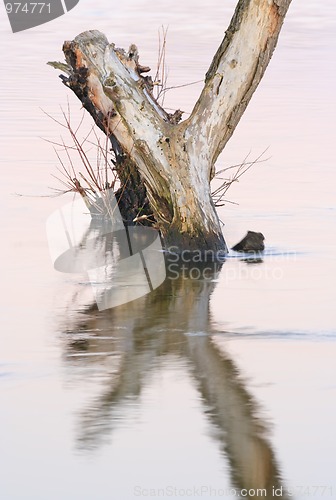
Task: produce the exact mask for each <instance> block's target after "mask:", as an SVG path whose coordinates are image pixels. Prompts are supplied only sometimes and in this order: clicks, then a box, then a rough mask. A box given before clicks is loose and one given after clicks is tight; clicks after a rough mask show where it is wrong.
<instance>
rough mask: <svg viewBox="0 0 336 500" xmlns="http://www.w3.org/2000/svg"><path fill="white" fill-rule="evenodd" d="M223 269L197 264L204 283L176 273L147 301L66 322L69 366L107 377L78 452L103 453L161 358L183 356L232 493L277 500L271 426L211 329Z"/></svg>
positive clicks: (85, 416)
mask: <svg viewBox="0 0 336 500" xmlns="http://www.w3.org/2000/svg"><path fill="white" fill-rule="evenodd" d="M195 265H196V264H193V266H194V269H195ZM222 265H223V263H218V262H217V263H211V264H209V263H206V264H203V265H201V264H198V265H197V268H198V269H199V271H200V272H199V273H194V276H195V275H197V276H199V275H200V276H201V277H202V276H203V275H204V274H205V276H206V279H202V278H201V279H193V278H190V275H189V273H188V270H187V271H186V268H184V270H183V272H180V273H179V275H178V276H177V273H176V266H175V267H174V272H173V273H168V277H167V279H166V280H165V281H164V283H163V284H162V285H161V286H160V287H159V288H157V289H156V290H154V291H153V292H151V293H150V294H148V295H146V296H143V297H141V298H140V299H137V300H134V301H132V302H129V303H127V304H124V305H121V306H118V307H115V308H113V309H107V310H104V311H98V310H97V308H96V306H90V307H88V308H86V310H85V311H84V312H82V313H81V314H80V315H79V316H80V317H79V318H77V320H76V322H75V324H73V325H72V326H70V322H71V321H70V320H69V324H68V325H67V328H66V333H65V336H66V342H65V360H66V363H70V364H73V363H76V364H78V363H81V364H82V365H85V364H88V363H94V364H96V365H97V366H98V365H99V367H100V369H102V367H103V369H106V373H105V375H104V378H102V384H101V388H100V395H99V397H95V398H94V401H92V400H91V401H90V402H89V403H88V404H87V406H86V408H85V409H84V410H83V411H82V413H81V416H80V422H79V426H78V428H79V436H78V446H80V447H81V448H84V449H92V448H94V447H96V446H99V443H100V441H101V439H102V437H104V436H106V435H107V434H109V433H111V432H113V430H114V427H115V426H116V422H117V420H118V419H120V413H121V406H122V405H123V404H124V403H125V402H126V401H127V400H129V398H133V399H137V398H138V397H139V395H140V394H141V392H142V390H143V389H144V387H146V383H147V381H148V377H150V373H151V370H152V369H153V368H154V367H155V365H156V362H157V359H158V357H161V358H162V357H165V356H166V357H167V359H168V357H170V356H171V355H174V356H178V357H179V358H181V359H184V360H185V361H186V363H187V365H188V366H189V367H191V368H190V369H191V371H192V375H193V380H194V382H195V386H196V388H197V390H198V391H199V393H200V395H201V399H202V404H203V408H204V413H205V415H206V416H207V418H208V421H209V423H210V425H211V427H212V428H213V429H215V433H214V434H215V436H216V438H217V440H218V441H219V445H220V447H221V450H222V452H223V454H224V456H225V457H226V458H227V460H228V462H229V464H230V471H231V483H232V485H233V487H235V488H238V489H242V488H246V489H251V488H253V489H258V488H262V489H264V488H265V489H266V490H267V492H268V496H267V497H266V498H273V496H272V494H271V491H272V487H280V483H281V481H280V472H279V468H278V466H277V463H276V459H275V455H274V451H273V450H272V447H271V444H270V442H269V440H268V438H267V435H266V434H267V432H266V431H267V430H266V427H267V426H266V424H265V423H264V422H263V421H262V418H261V416H260V413H259V414H258V405H257V403H256V401H255V400H254V398H253V397H252V395H251V394H250V393H249V392H248V390H247V388H246V387H245V385H244V381H243V379H242V378H241V376H240V374H239V370H238V368H237V366H236V365H235V363H234V361H233V360H232V359H230V356H229V355H228V354H227V353H225V352H223V349H222V348H220V349H219V348H218V346H217V345H216V344H215V343H214V341H213V335H215V334H218V333H220V332H218V331H217V330H216V329H215V328H214V327H213V326H212V322H211V315H210V310H209V301H210V295H211V293H212V292H213V290H214V288H215V286H216V278H217V277H218V275H219V273H220V270H221V267H222ZM224 265H225V264H224ZM204 266H205V267H206V268H207V271H206V273H203V270H204ZM209 266H210V268H211V270H209ZM168 267H169V266H168ZM169 274H170V275H169ZM85 332H90V334H89V335H85ZM104 353H106V354H104ZM83 354H85V356H82V355H83ZM95 354H97V356H95ZM98 354H99V355H98ZM89 360H90V361H89ZM177 446H178V445H177ZM264 498H265V497H264ZM282 498H284V496H283V497H282Z"/></svg>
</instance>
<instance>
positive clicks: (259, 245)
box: [232, 231, 265, 253]
mask: <svg viewBox="0 0 336 500" xmlns="http://www.w3.org/2000/svg"><path fill="white" fill-rule="evenodd" d="M264 240H265V237H264V235H263V234H262V233H255V232H254V231H247V235H246V236H245V237H244V238H243V239H242V240H241V241H240V242H239V243H237V244H236V245H235V246H234V247H232V250H235V251H236V252H246V253H252V252H263V251H264V250H265V245H264Z"/></svg>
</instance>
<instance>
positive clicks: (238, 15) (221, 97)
mask: <svg viewBox="0 0 336 500" xmlns="http://www.w3.org/2000/svg"><path fill="white" fill-rule="evenodd" d="M290 2H291V0H240V1H239V2H238V4H237V7H236V10H235V13H234V16H233V18H232V20H231V23H230V26H229V28H228V30H227V31H226V34H225V37H224V40H223V41H222V43H221V45H220V47H219V49H218V51H217V53H216V54H215V56H214V58H213V61H212V63H211V65H210V68H209V70H208V72H207V74H206V78H205V85H204V88H203V90H202V92H201V95H200V97H199V99H198V101H197V103H196V105H195V107H194V109H193V111H192V113H191V116H190V117H189V118H188V119H186V120H184V121H182V122H181V121H180V119H181V112H180V111H179V110H177V111H176V113H173V114H169V113H167V112H166V111H165V110H164V109H163V108H162V107H161V106H160V105H159V103H158V102H157V101H156V99H155V98H154V96H153V93H152V90H153V82H152V81H151V78H150V77H149V76H143V73H148V71H149V68H148V67H147V66H143V65H141V64H140V62H139V53H138V49H137V47H136V46H135V45H134V44H132V45H131V46H130V48H129V50H128V51H127V52H126V51H125V50H123V49H118V48H116V47H115V45H114V44H110V43H109V42H108V40H107V38H106V37H105V35H103V34H102V33H100V32H99V31H86V32H84V33H82V34H80V35H78V36H77V37H76V38H75V39H74V40H73V41H71V42H65V43H64V46H63V52H64V54H65V58H66V63H67V65H66V66H65V65H63V66H60V64H61V63H50V64H52V65H53V66H54V67H56V68H58V69H62V70H63V71H64V72H65V73H66V74H67V75H68V76H64V75H61V78H62V81H63V83H64V84H65V85H66V86H68V87H69V88H70V89H71V90H73V91H74V93H75V94H76V95H77V97H78V98H79V99H80V100H81V102H82V103H83V106H84V107H85V108H86V109H87V110H88V111H89V113H90V114H91V115H92V117H93V119H94V120H95V122H96V123H97V125H98V126H99V127H100V128H101V129H102V130H103V131H104V133H106V134H107V135H108V136H109V137H110V139H111V145H112V149H113V151H114V153H115V156H116V169H117V173H118V175H119V178H120V180H121V190H120V192H119V195H120V196H119V203H120V208H121V213H122V215H123V217H124V218H125V219H126V220H128V221H129V220H134V218H136V213H139V212H138V209H139V207H142V212H141V215H149V214H150V215H151V220H153V219H154V221H155V222H154V226H155V227H156V228H157V229H159V230H160V232H161V235H162V237H163V241H164V243H165V246H166V248H169V247H171V246H174V248H175V249H179V250H180V251H182V250H186V249H188V250H198V251H207V250H213V251H214V252H216V251H219V250H220V251H223V250H226V245H225V241H224V238H223V234H222V230H221V224H220V221H219V219H218V216H217V213H216V209H215V207H214V203H213V200H212V197H211V191H210V181H211V179H212V178H213V176H214V171H215V162H216V160H217V158H218V155H219V154H220V152H221V151H222V150H223V148H224V147H225V145H226V143H227V141H228V140H229V138H230V137H231V136H232V134H233V132H234V129H235V127H236V126H237V124H238V122H239V120H240V118H241V116H242V115H243V113H244V111H245V109H246V106H247V105H248V103H249V101H250V99H251V97H252V95H253V93H254V91H255V90H256V88H257V86H258V84H259V82H260V80H261V78H262V76H263V74H264V72H265V69H266V67H267V65H268V63H269V61H270V59H271V56H272V54H273V51H274V48H275V46H276V43H277V40H278V36H279V33H280V30H281V26H282V24H283V20H284V17H285V15H286V12H287V10H288V7H289V5H290Z"/></svg>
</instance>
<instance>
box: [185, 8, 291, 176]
mask: <svg viewBox="0 0 336 500" xmlns="http://www.w3.org/2000/svg"><path fill="white" fill-rule="evenodd" d="M290 2H291V0H240V1H239V3H238V5H237V7H236V11H235V13H234V16H233V18H232V20H231V23H230V26H229V28H228V29H227V31H226V34H225V37H224V40H223V41H222V43H221V45H220V47H219V48H218V50H217V53H216V54H215V56H214V58H213V61H212V63H211V65H210V68H209V70H208V72H207V74H206V80H205V86H204V88H203V90H202V93H201V95H200V97H199V99H198V101H197V103H196V105H195V107H194V109H193V112H192V114H191V116H190V117H189V118H188V120H187V122H188V123H187V124H186V137H187V138H194V137H199V136H200V135H201V136H205V142H204V147H205V148H207V149H208V154H209V168H210V169H211V168H212V166H213V165H214V163H215V161H216V159H217V157H218V155H219V154H220V153H221V151H222V150H223V148H224V146H225V144H226V143H227V141H228V140H229V139H230V137H231V135H232V134H233V132H234V130H235V128H236V126H237V124H238V122H239V120H240V118H241V116H242V115H243V113H244V111H245V109H246V106H247V105H248V103H249V101H250V99H251V97H252V95H253V93H254V91H255V90H256V88H257V86H258V84H259V82H260V80H261V78H262V76H263V74H264V72H265V70H266V67H267V65H268V63H269V61H270V59H271V57H272V54H273V51H274V48H275V46H276V43H277V40H278V36H279V33H280V30H281V26H282V23H283V20H284V17H285V15H286V12H287V10H288V7H289V5H290Z"/></svg>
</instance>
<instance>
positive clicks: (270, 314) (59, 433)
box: [0, 0, 336, 500]
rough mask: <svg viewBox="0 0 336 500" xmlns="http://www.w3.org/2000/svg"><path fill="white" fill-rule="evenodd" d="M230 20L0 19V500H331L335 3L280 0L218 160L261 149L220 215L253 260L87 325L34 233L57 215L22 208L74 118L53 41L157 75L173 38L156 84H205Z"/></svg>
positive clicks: (42, 190) (79, 13)
mask: <svg viewBox="0 0 336 500" xmlns="http://www.w3.org/2000/svg"><path fill="white" fill-rule="evenodd" d="M234 4H235V2H234V1H233V0H226V1H225V2H219V1H217V0H210V1H209V2H207V4H206V7H205V5H204V3H203V2H199V1H194V2H191V1H189V0H188V1H182V2H178V1H176V0H172V1H171V2H170V3H169V6H168V4H167V3H166V2H162V1H159V2H156V3H153V2H147V1H146V0H143V1H137V2H136V1H135V0H133V1H132V0H125V1H123V2H122V3H117V4H116V5H113V6H112V4H111V6H109V4H108V2H103V1H101V0H100V1H98V2H93V1H91V0H81V2H80V4H79V5H78V6H77V7H76V8H75V9H73V11H71V13H69V14H68V15H67V16H65V17H62V18H61V19H59V20H56V21H53V22H52V23H49V24H46V25H44V26H41V27H39V28H35V29H34V30H31V31H27V32H23V33H17V34H15V35H13V34H12V33H11V32H10V30H9V23H8V20H7V19H6V17H5V11H4V9H0V10H1V11H0V23H1V46H2V56H1V58H2V62H1V98H2V102H1V111H2V124H1V184H0V190H1V198H0V200H1V201H0V203H1V223H2V224H1V235H2V240H3V243H2V257H1V265H2V269H1V308H2V311H1V330H0V445H1V455H0V460H1V466H0V499H1V500H59V499H62V500H63V499H64V500H77V499H78V500H92V499H98V500H111V499H118V500H119V499H120V500H131V499H134V498H148V497H150V498H169V497H174V498H176V497H177V498H204V499H206V500H210V499H212V498H234V497H236V498H237V497H238V492H239V491H240V490H242V489H243V488H246V489H250V490H251V491H250V495H249V498H255V497H257V496H259V497H260V496H261V493H260V494H259V495H258V492H257V490H258V489H261V488H265V489H266V490H267V498H275V496H274V494H273V488H278V490H277V492H278V496H280V493H281V490H279V488H281V487H283V489H282V497H283V498H296V499H300V498H303V499H312V498H313V499H317V500H321V499H324V498H332V497H335V496H336V479H335V446H336V439H335V431H334V422H335V420H336V411H335V397H336V382H335V371H336V369H335V355H336V343H335V340H336V314H335V305H334V304H335V285H334V283H335V271H336V258H335V251H334V249H335V242H336V241H335V240H336V238H335V216H336V206H335V180H336V174H335V154H334V143H335V125H334V124H335V118H334V117H335V112H336V109H335V108H336V106H335V97H334V88H335V76H336V67H335V60H336V59H335V49H336V36H335V35H336V6H335V3H334V2H333V1H332V0H321V1H319V2H318V1H315V0H307V1H304V0H293V5H292V7H291V10H290V12H289V14H288V16H287V20H286V23H285V26H284V29H283V32H282V35H281V38H280V42H279V45H278V48H277V50H276V52H275V56H274V59H273V60H272V62H271V65H270V67H269V69H268V70H267V74H266V76H265V78H264V80H263V82H262V84H261V85H260V86H259V88H258V90H257V92H256V94H255V96H254V97H253V100H252V102H251V104H250V106H249V108H248V110H247V111H246V113H245V115H244V117H243V119H242V120H241V123H240V124H239V126H238V128H237V130H236V132H235V134H234V137H233V138H232V140H231V142H230V144H229V145H228V146H227V148H226V149H225V152H224V154H223V155H222V156H221V157H220V159H219V161H218V167H219V168H223V167H225V166H229V165H232V164H237V163H239V162H241V161H242V160H243V159H244V158H245V157H246V155H248V154H250V158H252V159H253V158H255V157H257V156H258V155H259V154H260V153H261V152H262V151H264V150H265V149H266V148H269V149H268V152H267V153H266V155H265V156H266V157H269V159H268V160H267V161H266V162H264V163H260V164H258V165H256V166H255V167H253V169H252V170H250V171H249V173H248V174H246V176H245V177H243V178H242V179H241V181H240V182H239V183H237V184H236V185H234V186H233V187H232V188H231V191H230V192H229V199H230V200H231V201H234V202H236V203H238V205H233V204H229V203H228V204H227V205H226V206H225V207H222V208H220V209H219V214H220V217H221V219H222V221H223V223H225V226H224V228H223V230H224V234H225V238H226V240H227V243H228V245H229V246H232V245H233V244H235V243H236V242H237V241H238V240H239V239H240V238H241V237H242V236H243V235H244V233H245V232H246V231H247V230H255V231H261V232H262V233H264V235H265V237H266V252H265V256H264V258H263V261H262V262H261V263H258V264H251V263H248V262H245V261H244V260H243V259H241V258H238V257H237V256H236V255H234V254H230V255H229V258H228V259H227V260H226V262H225V263H224V264H223V266H222V268H221V269H220V270H217V272H214V273H213V276H212V279H210V280H206V281H201V280H191V279H182V278H181V279H179V280H174V281H172V280H167V281H166V282H165V283H164V284H163V285H162V287H160V288H159V289H157V290H156V291H155V292H154V293H152V294H151V295H148V296H146V297H143V298H142V299H139V300H137V301H134V302H132V303H130V304H127V305H125V306H121V307H118V308H115V309H112V310H107V311H103V312H100V313H98V312H97V311H96V310H94V308H92V307H90V306H91V305H92V297H91V296H90V290H89V287H88V286H87V285H85V279H83V277H80V276H76V275H75V276H72V275H65V274H61V273H57V272H56V271H55V270H54V269H53V267H52V264H51V261H50V257H49V252H48V245H47V239H46V232H45V223H46V219H47V217H48V216H49V215H50V214H51V213H52V212H53V210H55V209H56V208H58V207H60V206H62V204H63V203H64V202H65V201H66V200H65V199H63V198H62V199H59V198H48V197H34V196H35V195H44V194H48V193H49V191H48V186H57V181H56V180H55V179H53V178H52V176H51V174H52V173H55V170H56V165H57V160H56V158H55V155H54V152H53V150H52V147H51V145H50V144H49V143H47V142H44V141H43V140H42V139H41V137H43V138H46V139H48V140H57V139H58V137H59V136H60V134H61V133H62V131H61V130H60V127H59V126H58V125H57V124H56V123H55V122H53V121H52V120H50V119H49V118H48V117H46V116H45V115H44V114H43V112H42V111H41V108H42V109H43V110H44V111H46V112H47V113H50V114H52V115H53V116H55V117H60V115H61V112H60V105H61V106H63V107H66V106H67V99H68V100H69V103H70V106H71V114H72V117H73V120H74V122H76V121H77V122H78V120H80V117H81V116H82V111H81V109H80V103H79V102H77V101H76V99H75V97H74V96H72V95H71V94H70V93H69V92H68V91H67V89H66V88H65V87H63V86H62V85H61V82H60V81H59V80H58V78H57V72H55V70H53V69H51V68H50V67H48V66H46V65H45V62H46V61H48V60H61V59H62V54H61V46H62V43H63V41H64V40H65V39H72V38H73V37H74V36H76V35H77V34H78V33H80V32H81V31H84V30H85V29H94V28H97V29H100V30H101V31H103V32H105V33H106V35H107V36H108V38H109V39H110V40H111V41H114V42H116V44H117V45H119V46H125V47H127V46H128V45H129V44H130V43H132V42H136V43H137V44H138V45H139V48H140V51H141V61H142V63H143V64H149V65H152V67H155V63H156V55H157V30H158V28H159V27H160V26H161V25H162V24H163V25H165V26H167V25H169V32H168V33H169V34H168V54H167V57H168V66H169V84H170V85H172V86H173V85H182V84H184V83H188V82H192V81H197V80H200V79H202V78H203V76H204V73H205V71H206V70H207V68H208V65H209V63H210V61H211V58H212V55H213V54H214V51H215V50H216V48H217V46H218V44H219V43H220V41H221V39H222V37H223V32H224V30H225V28H226V27H227V25H228V22H229V19H230V17H231V14H232V11H233V7H234ZM200 89H201V84H199V85H195V86H191V87H186V88H181V89H178V90H175V91H171V92H170V93H168V94H167V100H166V106H167V107H176V108H177V107H180V108H181V109H183V110H184V111H185V112H186V113H187V112H190V111H191V109H192V107H193V103H194V102H195V100H196V99H197V96H198V94H199V92H200ZM88 123H89V124H90V121H88ZM15 193H18V194H23V195H25V196H17V195H16V194H15ZM28 195H29V196H28ZM33 195H34V196H33ZM235 492H236V495H235V494H234V493H235ZM264 498H265V496H264Z"/></svg>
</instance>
